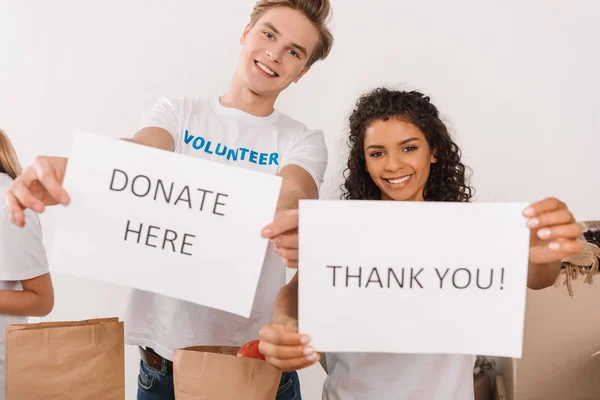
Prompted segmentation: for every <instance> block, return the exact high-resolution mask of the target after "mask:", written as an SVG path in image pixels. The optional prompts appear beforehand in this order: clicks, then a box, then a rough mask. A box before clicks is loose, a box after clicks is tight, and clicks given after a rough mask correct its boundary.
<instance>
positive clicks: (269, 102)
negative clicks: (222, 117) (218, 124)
mask: <svg viewBox="0 0 600 400" xmlns="http://www.w3.org/2000/svg"><path fill="white" fill-rule="evenodd" d="M275 100H276V98H272V97H267V96H260V95H258V94H256V93H254V92H252V91H251V90H249V89H248V88H247V87H246V86H245V85H243V84H241V82H240V81H239V79H238V78H237V76H236V77H234V79H233V81H232V82H231V84H230V85H229V88H228V89H227V92H225V93H224V94H223V95H222V96H220V97H219V101H220V102H221V105H223V106H224V107H229V108H237V109H239V110H242V111H245V112H247V113H248V114H251V115H255V116H257V117H268V116H269V115H271V114H272V113H273V111H274V107H275Z"/></svg>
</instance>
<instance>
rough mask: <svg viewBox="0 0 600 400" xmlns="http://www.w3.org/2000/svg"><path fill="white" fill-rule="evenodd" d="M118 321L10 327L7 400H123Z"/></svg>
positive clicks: (97, 320)
mask: <svg viewBox="0 0 600 400" xmlns="http://www.w3.org/2000/svg"><path fill="white" fill-rule="evenodd" d="M124 362H125V357H124V341H123V322H119V321H118V318H106V319H92V320H85V321H73V322H45V323H38V324H23V325H9V326H8V327H7V328H6V365H5V377H6V384H5V396H6V400H37V399H53V400H75V399H78V400H79V399H102V400H123V399H124V398H125V377H124V376H125V364H124Z"/></svg>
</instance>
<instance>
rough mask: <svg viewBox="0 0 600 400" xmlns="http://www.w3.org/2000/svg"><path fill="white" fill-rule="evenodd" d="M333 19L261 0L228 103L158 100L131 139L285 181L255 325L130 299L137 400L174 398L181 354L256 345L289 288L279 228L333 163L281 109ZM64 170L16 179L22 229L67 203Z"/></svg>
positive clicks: (52, 167)
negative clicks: (30, 213) (30, 216)
mask: <svg viewBox="0 0 600 400" xmlns="http://www.w3.org/2000/svg"><path fill="white" fill-rule="evenodd" d="M330 14H331V4H330V1H329V0H259V1H257V2H256V3H255V5H254V7H253V10H252V13H251V15H250V18H249V21H248V23H247V24H246V26H244V27H241V28H243V29H240V33H241V35H240V40H239V44H240V45H241V46H240V47H241V52H240V57H239V59H238V64H237V68H236V69H235V72H234V74H233V77H232V79H231V81H230V84H229V87H228V88H227V89H226V90H225V91H224V92H223V93H222V95H220V96H210V95H207V94H202V93H199V95H198V96H194V97H178V98H166V97H161V98H160V99H159V100H158V101H157V102H156V104H154V106H152V107H151V108H150V109H149V110H148V111H147V112H146V113H145V114H144V116H143V117H142V121H141V123H140V125H139V129H138V131H137V132H136V133H135V134H134V135H133V137H132V138H125V139H124V140H128V141H130V142H133V143H136V144H140V145H146V146H151V147H155V148H158V149H161V150H165V151H170V152H175V153H178V154H185V155H188V156H191V157H196V158H200V159H205V160H210V161H214V162H218V163H224V164H229V165H232V166H236V167H239V168H244V169H249V170H254V171H259V172H262V173H266V174H271V175H278V176H280V177H281V178H282V183H281V191H280V195H279V199H278V203H277V210H276V213H275V216H274V219H273V221H272V222H273V223H272V224H270V225H269V226H267V227H265V229H264V230H263V231H262V235H263V236H264V237H265V238H268V239H269V240H271V241H272V243H275V242H276V244H275V245H269V247H268V250H267V252H266V256H265V262H264V265H263V269H262V273H261V276H260V279H259V283H258V286H257V290H256V295H255V299H254V302H253V304H252V312H251V315H250V318H243V317H240V316H236V315H233V314H230V313H226V312H223V311H220V310H217V309H213V308H209V307H203V306H199V305H196V304H192V303H189V302H185V301H181V300H178V299H175V298H171V297H167V296H161V295H158V294H156V293H151V292H147V291H142V290H133V291H132V293H131V296H130V297H129V302H128V305H127V312H126V316H125V334H126V336H125V341H126V344H128V345H136V346H139V350H140V358H141V360H140V370H139V375H138V381H137V383H138V397H137V398H138V400H153V399H162V400H169V399H171V400H172V399H174V390H173V362H172V360H173V351H174V350H175V349H177V348H182V347H188V346H196V345H228V346H241V345H243V344H244V343H246V342H248V341H250V340H253V339H256V336H257V334H258V331H259V330H260V329H261V327H262V326H263V325H264V324H266V323H267V322H269V321H270V320H271V314H272V307H273V302H274V300H275V297H276V296H277V293H278V291H279V289H280V288H281V287H283V286H284V285H285V283H286V269H285V266H288V267H291V268H294V267H296V265H297V259H298V252H297V245H296V244H297V240H296V239H295V238H297V229H295V228H292V229H290V230H286V231H279V230H278V226H281V225H284V224H285V223H286V221H287V220H294V219H295V218H297V208H298V201H299V200H301V199H316V198H317V197H318V192H319V186H320V185H321V183H322V181H323V176H324V174H325V170H326V168H327V162H328V159H327V156H328V154H327V147H326V143H325V137H324V134H323V131H322V130H321V129H313V128H309V127H308V126H306V125H305V124H304V123H302V122H300V121H297V120H295V119H293V118H291V117H290V116H288V115H286V114H284V113H282V112H280V111H279V110H277V109H276V107H275V105H276V101H277V99H278V98H279V95H280V94H281V93H282V92H283V91H284V90H286V89H287V88H288V87H289V86H290V85H291V84H292V83H297V82H299V81H300V80H301V79H302V78H303V77H304V75H305V74H307V73H308V72H309V71H310V70H311V68H313V66H314V65H315V64H316V63H317V62H319V61H322V60H325V59H326V58H327V57H328V55H329V53H330V51H331V48H332V45H333V35H332V34H331V32H330V30H329V28H328V26H327V21H328V19H329V17H330ZM224 21H225V22H226V19H225V20H224ZM211 62H218V60H211ZM224 67H225V66H224ZM199 73H202V72H201V71H199ZM106 157H110V154H107V155H106ZM67 162H68V160H67V159H66V158H62V157H45V156H40V157H38V158H37V159H36V161H35V162H34V163H33V165H30V166H29V167H27V168H25V170H24V172H23V173H22V174H21V176H20V177H19V178H18V179H16V180H15V182H14V183H13V185H12V186H11V187H10V188H9V190H8V192H7V193H6V199H7V203H8V208H9V212H10V214H11V216H12V221H13V223H14V224H15V225H16V226H20V227H22V226H26V225H27V223H29V221H28V220H27V222H26V218H25V216H24V215H23V212H22V210H23V209H33V210H35V211H37V212H40V213H41V212H43V211H44V210H45V208H46V206H53V205H56V204H59V203H60V204H63V205H66V204H68V203H69V194H68V193H67V192H66V191H65V189H64V188H63V187H62V181H63V178H64V174H65V171H66V166H67ZM165 168H168V167H165ZM275 231H277V233H276V234H275V233H274V232H275ZM258 234H261V232H257V235H258ZM232 251H235V248H232ZM300 392H301V390H300V381H299V378H298V374H297V373H296V372H295V371H291V372H289V373H288V372H286V373H284V374H283V375H282V379H281V384H280V387H279V391H278V394H277V400H300V398H301V393H300Z"/></svg>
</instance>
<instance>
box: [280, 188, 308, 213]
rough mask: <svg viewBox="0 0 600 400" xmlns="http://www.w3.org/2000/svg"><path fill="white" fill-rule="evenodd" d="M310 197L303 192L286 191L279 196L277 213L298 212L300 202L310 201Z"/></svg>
mask: <svg viewBox="0 0 600 400" xmlns="http://www.w3.org/2000/svg"><path fill="white" fill-rule="evenodd" d="M308 198H310V196H309V195H308V194H307V193H304V192H303V191H301V190H285V191H282V192H281V193H280V194H279V200H278V201H277V211H283V210H296V209H298V203H299V202H300V200H303V199H308Z"/></svg>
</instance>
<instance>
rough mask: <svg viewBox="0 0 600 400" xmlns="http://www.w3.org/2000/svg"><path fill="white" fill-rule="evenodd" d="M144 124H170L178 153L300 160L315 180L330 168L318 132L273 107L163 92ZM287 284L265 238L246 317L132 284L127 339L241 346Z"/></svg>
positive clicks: (167, 354) (237, 162)
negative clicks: (266, 110)
mask: <svg viewBox="0 0 600 400" xmlns="http://www.w3.org/2000/svg"><path fill="white" fill-rule="evenodd" d="M145 127H158V128H162V129H165V130H166V131H168V132H169V133H170V134H171V135H172V136H173V139H174V140H175V149H174V151H175V152H176V153H179V154H184V155H187V156H192V157H197V158H202V159H206V160H210V161H215V162H219V163H226V164H231V165H233V166H237V167H240V168H246V169H251V170H255V171H260V172H263V173H267V174H272V175H275V174H277V173H278V172H279V171H280V170H281V169H282V168H283V167H284V166H286V165H291V164H295V165H298V166H301V167H302V168H304V169H305V170H306V171H308V172H309V173H310V175H311V176H312V177H313V179H314V181H315V183H316V184H317V187H320V185H321V183H322V181H323V176H324V174H325V169H326V167H327V147H326V144H325V139H324V136H323V133H322V131H320V130H311V129H308V128H307V127H306V126H305V125H304V124H302V123H300V122H298V121H295V120H293V119H292V118H290V117H288V116H286V115H284V114H282V113H280V112H278V111H274V112H273V113H272V114H271V115H269V116H268V117H257V116H253V115H251V114H248V113H246V112H244V111H241V110H238V109H234V108H228V107H224V106H223V105H222V104H221V103H220V101H219V99H218V98H216V97H215V98H176V99H167V98H160V99H159V100H158V102H157V103H156V104H155V105H154V106H153V107H152V108H151V109H150V110H149V111H148V112H147V113H146V114H145V115H144V117H143V118H142V122H141V125H140V129H141V128H145ZM248 211H249V212H252V210H248ZM257 234H259V232H257ZM231 251H235V248H234V247H232V248H231ZM285 283H286V268H285V266H284V264H283V263H282V262H281V260H280V258H279V257H278V256H277V255H276V254H275V252H274V250H273V248H272V246H271V245H269V247H268V249H267V253H266V256H265V262H264V265H263V269H262V273H261V276H260V279H259V283H258V287H257V292H256V296H255V299H254V303H253V307H252V312H251V316H250V318H248V319H246V318H243V317H240V316H237V315H234V314H230V313H226V312H223V311H219V310H216V309H213V308H208V307H204V306H200V305H196V304H193V303H189V302H185V301H182V300H178V299H174V298H171V297H166V296H163V295H158V294H155V293H150V292H145V291H141V290H133V291H132V293H131V295H130V299H129V304H128V307H127V313H126V318H125V330H126V343H127V344H129V345H138V346H145V347H151V348H152V349H154V351H156V352H157V353H158V354H160V355H161V356H162V357H164V358H166V359H171V360H172V352H173V350H175V349H177V348H182V347H186V346H198V345H231V346H240V345H242V344H244V343H246V342H247V341H250V340H253V339H257V338H258V332H259V330H260V329H261V328H262V327H263V326H264V325H265V324H267V323H269V322H270V321H271V318H272V309H273V303H274V301H275V297H276V295H277V292H278V291H279V289H280V288H281V287H282V286H283V285H285Z"/></svg>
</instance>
